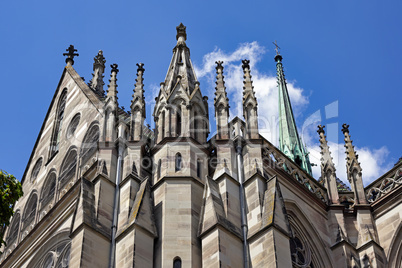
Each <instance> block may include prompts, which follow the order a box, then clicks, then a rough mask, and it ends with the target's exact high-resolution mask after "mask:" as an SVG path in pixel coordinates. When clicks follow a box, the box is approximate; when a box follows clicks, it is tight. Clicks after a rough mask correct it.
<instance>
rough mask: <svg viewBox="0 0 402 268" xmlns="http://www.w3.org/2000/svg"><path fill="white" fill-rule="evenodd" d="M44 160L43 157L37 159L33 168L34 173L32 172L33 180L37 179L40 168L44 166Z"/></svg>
mask: <svg viewBox="0 0 402 268" xmlns="http://www.w3.org/2000/svg"><path fill="white" fill-rule="evenodd" d="M42 162H43V158H42V157H41V158H39V160H38V161H36V163H35V166H34V167H33V169H32V173H31V182H33V181H35V180H36V178H37V177H38V174H39V171H40V168H41V167H42Z"/></svg>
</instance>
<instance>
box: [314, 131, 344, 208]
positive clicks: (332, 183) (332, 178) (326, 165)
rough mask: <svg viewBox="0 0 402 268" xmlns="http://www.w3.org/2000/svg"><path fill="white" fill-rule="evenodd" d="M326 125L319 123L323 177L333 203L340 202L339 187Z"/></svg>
mask: <svg viewBox="0 0 402 268" xmlns="http://www.w3.org/2000/svg"><path fill="white" fill-rule="evenodd" d="M324 128H325V126H321V125H318V130H317V132H318V134H319V135H320V148H321V178H322V179H323V180H324V184H325V187H326V188H327V190H328V196H329V199H330V202H331V203H332V204H339V195H338V187H337V182H336V174H335V170H336V169H335V165H334V163H333V162H332V157H331V152H330V151H329V147H328V143H327V140H326V137H325V130H324Z"/></svg>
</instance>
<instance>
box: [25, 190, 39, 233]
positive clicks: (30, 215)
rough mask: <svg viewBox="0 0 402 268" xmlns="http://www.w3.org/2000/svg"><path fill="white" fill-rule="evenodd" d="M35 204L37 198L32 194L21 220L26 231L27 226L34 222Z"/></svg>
mask: <svg viewBox="0 0 402 268" xmlns="http://www.w3.org/2000/svg"><path fill="white" fill-rule="evenodd" d="M37 204H38V196H37V195H36V194H33V195H32V196H31V197H30V198H29V201H28V203H27V205H26V207H25V212H24V218H23V219H22V222H23V226H24V227H23V228H24V229H26V228H27V227H28V226H30V225H31V224H32V223H34V222H35V216H36V207H37Z"/></svg>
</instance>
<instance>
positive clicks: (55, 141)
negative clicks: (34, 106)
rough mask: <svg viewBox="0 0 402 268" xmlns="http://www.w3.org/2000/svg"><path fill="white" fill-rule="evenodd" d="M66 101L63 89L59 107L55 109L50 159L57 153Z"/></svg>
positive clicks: (65, 92) (65, 91)
mask: <svg viewBox="0 0 402 268" xmlns="http://www.w3.org/2000/svg"><path fill="white" fill-rule="evenodd" d="M66 100H67V90H66V89H65V90H64V91H63V93H62V94H61V96H60V101H59V105H58V107H57V113H56V123H55V128H54V132H53V136H52V141H51V144H50V157H52V156H53V155H54V154H55V153H56V152H58V151H59V143H60V137H61V127H62V124H63V119H64V110H65V108H66Z"/></svg>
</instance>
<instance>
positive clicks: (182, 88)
mask: <svg viewBox="0 0 402 268" xmlns="http://www.w3.org/2000/svg"><path fill="white" fill-rule="evenodd" d="M176 39H177V44H176V46H175V47H174V49H173V57H172V60H171V62H170V65H169V67H168V72H167V75H166V78H165V80H164V82H163V83H161V87H160V91H159V94H158V96H155V97H156V105H155V108H154V111H153V119H154V121H155V129H152V130H151V129H149V127H148V126H146V125H144V120H145V108H146V103H145V98H144V90H145V89H144V84H143V76H144V72H145V69H144V65H143V64H137V66H138V69H137V78H136V83H135V89H134V94H133V98H132V102H131V106H130V112H126V111H124V110H123V109H121V108H120V107H119V105H118V97H117V76H118V71H119V70H118V66H117V64H112V65H111V74H110V80H109V81H110V83H109V85H108V90H107V93H105V91H104V82H103V78H104V71H105V62H106V61H105V58H104V57H103V54H102V51H99V53H98V54H97V55H96V57H95V59H94V60H95V62H94V65H93V71H94V73H93V78H92V80H91V81H90V82H89V83H88V84H86V83H85V82H84V81H83V79H82V78H81V77H80V75H79V74H78V73H77V72H76V71H75V69H74V68H73V64H74V57H75V56H78V54H77V53H76V50H75V49H74V47H73V46H70V48H69V49H67V53H65V54H64V55H65V56H66V57H67V59H66V63H67V65H66V66H65V68H64V71H63V74H62V76H61V79H60V82H59V84H58V86H57V89H56V92H55V94H54V97H53V99H52V102H51V104H50V107H49V110H48V112H47V114H46V117H45V120H44V122H43V125H42V128H41V130H40V133H39V136H38V138H37V141H36V143H35V146H34V149H33V152H32V154H31V157H30V159H29V162H28V165H27V168H26V170H25V173H24V176H23V178H22V183H23V191H24V193H25V194H24V196H23V197H22V198H21V199H20V200H19V201H18V202H17V204H16V205H15V207H14V209H15V214H14V216H13V218H12V219H11V223H10V226H8V228H7V229H6V232H5V236H4V237H5V240H6V242H7V246H3V248H2V249H1V251H2V252H3V254H1V255H0V267H46V268H48V267H57V268H59V267H141V268H142V267H166V268H167V267H173V268H179V267H401V261H402V242H401V241H402V224H401V218H402V186H401V184H402V161H400V162H398V163H397V164H396V165H395V166H394V167H393V168H392V169H391V170H389V171H388V172H387V173H385V174H384V175H383V176H381V177H380V178H378V179H377V180H376V181H374V182H373V183H371V184H370V185H368V186H367V187H363V183H362V169H361V166H360V163H359V162H358V157H357V153H356V152H355V150H354V147H353V145H352V141H351V138H350V134H349V133H350V131H349V126H348V125H346V124H344V125H343V129H342V132H343V134H344V136H345V148H346V158H347V172H348V174H347V175H348V180H349V182H350V185H351V188H348V187H347V186H345V185H344V184H342V183H341V182H340V181H339V179H337V175H336V170H335V167H334V163H333V161H332V158H331V154H330V148H329V147H328V145H327V141H326V137H325V129H324V126H318V131H317V132H318V135H317V138H318V139H319V141H320V144H321V155H322V158H321V171H322V172H321V178H320V179H319V180H316V179H314V178H313V177H312V176H311V165H310V162H309V159H308V153H307V151H306V149H305V148H304V146H303V145H302V143H301V142H300V138H299V136H298V133H297V128H296V125H295V123H294V118H293V113H292V109H291V105H290V101H289V97H288V93H287V87H286V81H285V77H284V73H283V67H282V56H281V55H280V54H279V53H278V52H277V55H276V56H275V62H276V69H277V75H278V89H279V91H280V94H279V102H280V105H279V106H280V146H279V148H277V147H275V146H274V145H272V144H271V142H270V141H268V140H266V139H265V138H263V137H262V136H261V135H260V134H259V130H258V109H257V104H258V103H257V99H256V97H255V94H254V91H253V85H252V77H251V72H252V70H250V65H249V61H248V60H243V65H242V68H243V71H244V82H243V112H244V119H240V118H238V117H235V118H234V119H232V120H231V121H229V100H228V97H227V93H226V89H225V82H224V72H223V70H224V63H223V62H221V61H218V62H217V63H216V64H217V65H216V73H217V76H216V92H215V98H214V108H215V114H214V116H215V119H216V134H215V135H213V136H212V137H210V139H208V136H209V132H210V130H209V125H210V124H209V114H208V111H209V110H208V98H207V97H206V96H204V95H203V94H202V92H201V89H200V83H199V82H198V81H197V77H196V74H195V72H194V69H193V66H192V63H191V60H190V51H189V48H188V47H187V45H186V39H187V35H186V28H185V26H183V25H182V24H180V25H179V26H178V27H177V35H176Z"/></svg>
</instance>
